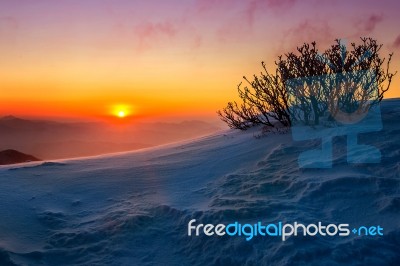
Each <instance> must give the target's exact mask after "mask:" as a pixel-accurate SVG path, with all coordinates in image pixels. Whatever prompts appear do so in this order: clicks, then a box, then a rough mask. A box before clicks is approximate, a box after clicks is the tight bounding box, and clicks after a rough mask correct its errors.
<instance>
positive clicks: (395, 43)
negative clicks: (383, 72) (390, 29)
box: [393, 35, 400, 48]
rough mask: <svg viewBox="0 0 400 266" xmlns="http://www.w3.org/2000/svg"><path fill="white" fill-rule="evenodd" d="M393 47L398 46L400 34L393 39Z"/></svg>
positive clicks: (399, 45) (399, 44)
mask: <svg viewBox="0 0 400 266" xmlns="http://www.w3.org/2000/svg"><path fill="white" fill-rule="evenodd" d="M393 47H395V48H400V35H399V36H397V38H396V40H394V43H393Z"/></svg>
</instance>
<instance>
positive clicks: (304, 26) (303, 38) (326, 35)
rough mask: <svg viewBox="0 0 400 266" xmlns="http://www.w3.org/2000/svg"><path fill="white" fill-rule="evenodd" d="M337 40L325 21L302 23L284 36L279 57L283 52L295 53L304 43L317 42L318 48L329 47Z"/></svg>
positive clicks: (278, 49)
mask: <svg viewBox="0 0 400 266" xmlns="http://www.w3.org/2000/svg"><path fill="white" fill-rule="evenodd" d="M334 39H335V37H334V34H333V30H332V28H331V27H330V25H329V24H328V22H327V21H324V20H312V21H311V20H309V19H306V20H304V21H301V22H300V23H299V24H298V25H297V26H295V27H293V28H290V29H289V30H287V31H286V32H285V34H284V37H283V39H282V42H281V44H280V45H279V48H277V55H279V54H282V53H283V52H288V51H295V50H296V47H298V46H301V45H302V44H303V43H311V42H313V41H316V42H317V46H318V47H324V46H326V45H329V44H330V43H332V42H333V40H334Z"/></svg>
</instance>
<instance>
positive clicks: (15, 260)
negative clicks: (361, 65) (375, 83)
mask: <svg viewBox="0 0 400 266" xmlns="http://www.w3.org/2000/svg"><path fill="white" fill-rule="evenodd" d="M399 118H400V101H397V100H396V101H394V100H391V101H384V102H383V103H382V119H383V127H384V128H383V130H382V131H380V132H373V133H370V134H362V135H360V141H361V142H364V143H369V144H371V145H374V146H376V147H378V148H379V149H380V151H381V153H382V161H381V163H379V164H363V165H352V164H348V163H347V161H346V149H345V147H346V146H345V138H340V137H339V138H336V139H335V141H334V147H335V149H334V165H333V168H331V169H300V168H299V167H298V162H297V158H298V155H299V154H300V153H301V152H302V151H303V150H304V149H308V148H310V147H314V146H315V145H318V141H304V142H293V141H292V137H291V134H290V132H288V133H281V132H275V133H274V132H270V133H268V134H266V135H265V136H263V137H261V138H258V137H257V138H256V137H254V136H255V135H257V134H259V131H260V130H259V129H252V130H249V131H246V132H237V131H224V132H219V133H217V134H214V135H210V136H207V137H203V138H201V139H197V140H192V141H186V142H182V143H177V144H171V145H166V146H161V147H157V148H150V149H145V150H141V151H135V152H128V153H119V154H112V155H107V156H98V157H91V158H80V159H73V160H63V161H55V162H47V163H29V164H24V165H21V166H18V167H17V166H8V167H2V168H0V181H1V187H0V200H1V205H0V217H1V219H0V264H1V265H260V264H264V265H267V264H268V265H302V264H303V265H304V264H311V265H339V264H350V265H374V264H375V265H383V264H385V265H390V264H392V265H395V264H396V263H397V262H398V261H400V254H399V249H400V227H399V221H400V160H399V159H400V134H399V133H400V123H399V121H398V119H399ZM191 219H197V220H198V221H200V222H202V223H214V224H217V223H229V222H232V221H240V222H243V223H246V222H249V223H251V222H256V221H258V220H260V221H265V222H271V223H273V222H276V221H278V220H282V221H288V222H294V221H298V222H303V223H313V222H315V221H322V222H326V223H349V224H351V225H355V226H356V225H377V224H379V225H380V226H382V227H383V228H384V235H383V236H381V237H367V236H362V237H360V236H355V235H350V236H348V237H344V238H343V237H324V238H322V237H296V238H295V237H291V238H289V239H288V240H287V241H285V242H282V241H281V240H280V239H279V238H268V237H255V238H253V239H252V240H251V241H246V240H245V238H244V237H225V236H224V237H205V236H199V237H189V236H187V223H188V221H189V220H191Z"/></svg>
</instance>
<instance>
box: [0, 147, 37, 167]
mask: <svg viewBox="0 0 400 266" xmlns="http://www.w3.org/2000/svg"><path fill="white" fill-rule="evenodd" d="M33 161H40V159H38V158H36V157H34V156H32V155H29V154H25V153H22V152H19V151H16V150H11V149H9V150H4V151H0V165H6V164H16V163H26V162H33Z"/></svg>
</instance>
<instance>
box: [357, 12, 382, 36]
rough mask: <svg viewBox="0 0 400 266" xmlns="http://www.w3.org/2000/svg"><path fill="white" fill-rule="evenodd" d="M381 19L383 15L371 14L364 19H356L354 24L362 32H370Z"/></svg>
mask: <svg viewBox="0 0 400 266" xmlns="http://www.w3.org/2000/svg"><path fill="white" fill-rule="evenodd" d="M382 20H383V15H382V14H381V15H377V14H371V15H370V16H368V17H367V18H365V19H361V20H359V21H357V23H356V26H357V27H358V28H359V29H360V30H361V31H363V32H367V33H369V32H372V31H373V30H374V29H375V27H376V25H377V24H378V23H380V22H381V21H382Z"/></svg>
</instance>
